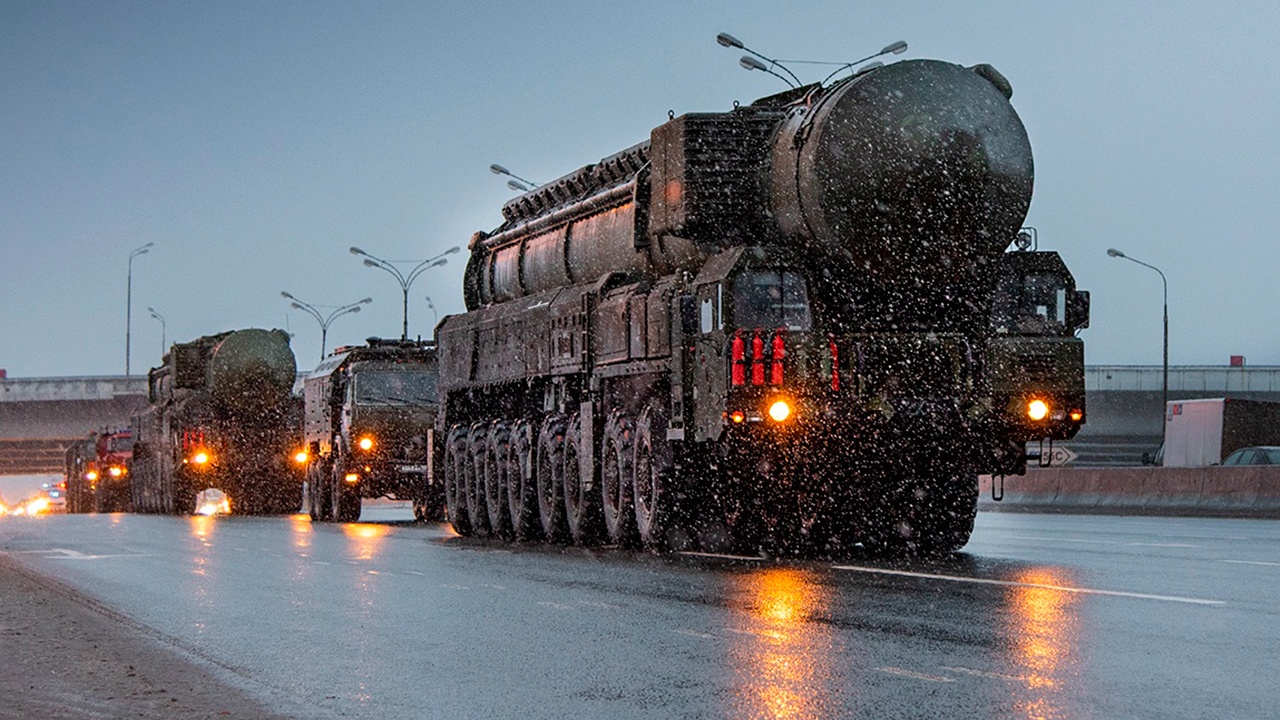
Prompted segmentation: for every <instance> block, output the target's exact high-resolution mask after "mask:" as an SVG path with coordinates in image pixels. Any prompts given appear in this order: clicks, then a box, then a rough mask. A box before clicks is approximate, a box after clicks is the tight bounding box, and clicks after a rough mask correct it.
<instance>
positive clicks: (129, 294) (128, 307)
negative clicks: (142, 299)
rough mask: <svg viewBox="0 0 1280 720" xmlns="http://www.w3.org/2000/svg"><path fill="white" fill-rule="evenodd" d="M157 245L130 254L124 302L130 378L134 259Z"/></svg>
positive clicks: (137, 249) (125, 370) (138, 248)
mask: <svg viewBox="0 0 1280 720" xmlns="http://www.w3.org/2000/svg"><path fill="white" fill-rule="evenodd" d="M154 245H155V243H153V242H149V243H147V244H146V245H143V246H141V247H136V248H134V249H133V252H131V253H129V279H128V283H127V285H126V287H125V301H124V375H125V377H129V351H130V349H131V348H130V343H131V337H130V336H131V335H132V334H133V259H134V258H136V257H138V256H139V255H146V254H147V251H148V250H150V249H151V248H152V247H153V246H154Z"/></svg>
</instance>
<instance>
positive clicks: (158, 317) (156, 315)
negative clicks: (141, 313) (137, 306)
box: [147, 305, 169, 357]
mask: <svg viewBox="0 0 1280 720" xmlns="http://www.w3.org/2000/svg"><path fill="white" fill-rule="evenodd" d="M147 312H149V313H151V317H153V318H155V319H156V320H159V321H160V356H161V357H164V351H165V349H166V348H168V347H169V344H168V343H167V342H165V340H166V335H167V333H166V330H167V328H166V326H165V322H164V316H163V315H161V314H160V313H158V312H156V309H155V308H153V307H151V306H150V305H148V306H147Z"/></svg>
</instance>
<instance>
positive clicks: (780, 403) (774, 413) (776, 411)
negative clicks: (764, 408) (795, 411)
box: [769, 400, 791, 422]
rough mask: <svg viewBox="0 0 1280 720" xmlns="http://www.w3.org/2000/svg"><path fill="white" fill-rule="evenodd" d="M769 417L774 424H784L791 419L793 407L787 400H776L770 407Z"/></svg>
mask: <svg viewBox="0 0 1280 720" xmlns="http://www.w3.org/2000/svg"><path fill="white" fill-rule="evenodd" d="M769 417H771V418H773V420H774V422H782V421H783V420H786V419H787V418H789V417H791V406H790V405H788V404H787V401H786V400H775V401H774V402H773V404H772V405H770V406H769Z"/></svg>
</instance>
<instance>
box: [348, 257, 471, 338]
mask: <svg viewBox="0 0 1280 720" xmlns="http://www.w3.org/2000/svg"><path fill="white" fill-rule="evenodd" d="M461 249H462V248H460V247H458V246H457V245H455V246H453V247H451V248H449V249H448V250H445V251H444V252H442V253H440V254H439V255H437V256H435V257H433V258H427V259H426V260H423V261H421V262H418V264H416V265H414V266H413V269H412V270H410V271H409V272H407V273H404V272H401V271H400V268H397V267H396V266H395V263H397V262H399V263H408V262H413V261H411V260H383V259H382V258H380V257H376V256H374V255H370V254H369V253H367V252H365V251H364V250H361V249H360V248H358V247H352V248H351V254H352V255H359V256H361V257H363V258H364V264H365V267H371V268H379V269H381V270H386V271H387V272H389V273H391V275H392V276H393V277H394V278H395V279H396V282H398V283H400V290H401V292H402V293H404V326H403V328H402V329H401V331H400V339H401V340H408V339H409V286H410V285H413V281H414V280H417V279H418V276H419V275H421V274H422V273H423V271H424V270H426V269H427V268H433V267H439V266H441V265H444V264H445V263H447V262H448V260H447V259H445V255H452V254H454V253H456V252H458V251H459V250H461Z"/></svg>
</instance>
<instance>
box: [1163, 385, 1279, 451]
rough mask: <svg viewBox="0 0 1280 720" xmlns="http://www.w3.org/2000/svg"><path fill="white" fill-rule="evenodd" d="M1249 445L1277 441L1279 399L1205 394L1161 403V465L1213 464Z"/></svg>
mask: <svg viewBox="0 0 1280 720" xmlns="http://www.w3.org/2000/svg"><path fill="white" fill-rule="evenodd" d="M1251 445H1280V402H1267V401H1264V400H1241V399H1239V398H1208V399H1204V400H1172V401H1170V402H1169V404H1168V405H1167V406H1166V407H1165V412H1164V458H1163V459H1164V462H1163V465H1164V466H1165V467H1204V466H1206V465H1217V464H1218V463H1220V462H1222V459H1223V458H1225V457H1226V456H1227V455H1230V454H1231V453H1232V452H1234V451H1236V450H1238V449H1240V448H1242V447H1248V446H1251Z"/></svg>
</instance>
